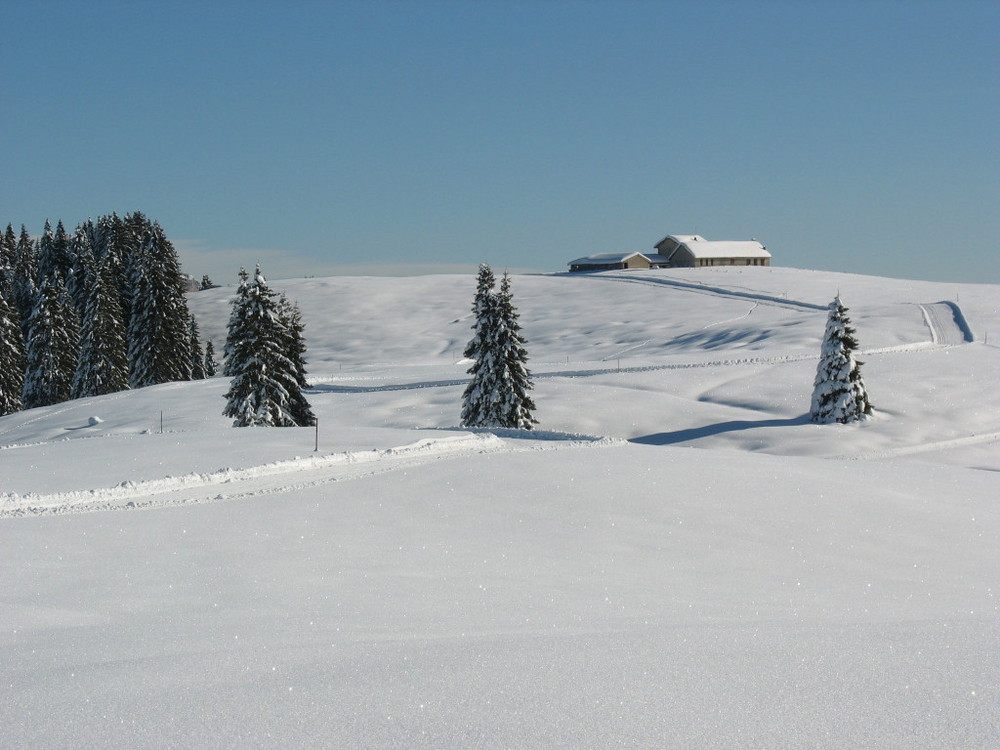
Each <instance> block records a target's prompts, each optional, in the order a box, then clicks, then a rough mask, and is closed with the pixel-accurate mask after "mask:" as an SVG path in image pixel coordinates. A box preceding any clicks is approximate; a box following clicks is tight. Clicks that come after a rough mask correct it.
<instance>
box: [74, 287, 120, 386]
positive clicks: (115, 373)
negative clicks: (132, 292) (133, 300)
mask: <svg viewBox="0 0 1000 750" xmlns="http://www.w3.org/2000/svg"><path fill="white" fill-rule="evenodd" d="M126 388H128V357H127V353H126V346H125V332H124V330H122V308H121V304H120V302H119V299H118V290H117V289H116V288H115V287H114V284H113V282H112V280H111V279H110V278H109V277H108V276H107V275H106V274H104V273H101V272H100V271H98V272H97V273H95V274H94V278H93V281H92V282H91V284H90V288H89V289H88V290H87V298H86V307H85V308H84V311H83V321H82V323H81V325H80V356H79V358H78V360H77V364H76V373H75V374H74V376H73V398H84V397H86V396H101V395H103V394H105V393H115V392H117V391H123V390H125V389H126Z"/></svg>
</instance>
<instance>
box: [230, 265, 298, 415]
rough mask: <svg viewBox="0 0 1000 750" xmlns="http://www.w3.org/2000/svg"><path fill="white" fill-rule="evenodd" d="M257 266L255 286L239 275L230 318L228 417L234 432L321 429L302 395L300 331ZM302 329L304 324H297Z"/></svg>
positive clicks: (244, 276) (244, 274)
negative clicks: (254, 428)
mask: <svg viewBox="0 0 1000 750" xmlns="http://www.w3.org/2000/svg"><path fill="white" fill-rule="evenodd" d="M275 296H276V295H275V293H274V292H273V291H271V289H270V288H269V287H268V286H267V281H266V280H265V279H264V276H263V274H261V272H260V267H259V266H258V267H257V269H256V271H255V272H254V277H253V279H252V280H251V279H250V278H249V277H248V275H247V273H246V271H245V270H244V269H240V285H239V288H238V290H237V293H236V298H235V299H234V300H233V308H232V313H231V315H230V317H229V332H228V335H227V337H226V347H225V351H224V357H225V365H224V369H223V374H225V375H227V376H229V377H231V378H232V382H231V383H230V387H229V391H228V392H227V393H226V406H225V408H224V409H223V411H222V414H223V416H227V417H232V418H233V420H234V421H233V426H234V427H248V426H271V427H295V426H299V427H305V426H308V425H312V424H315V423H316V418H315V416H313V413H312V410H311V409H310V408H309V404H308V402H307V401H306V400H305V397H304V396H303V394H302V385H303V384H304V383H305V372H304V371H303V370H302V369H301V367H300V366H299V365H297V364H296V362H297V361H298V362H301V361H302V360H301V356H300V355H301V351H304V347H302V348H301V351H299V347H298V346H297V345H296V346H295V347H293V346H291V344H292V341H293V340H294V338H293V337H294V336H298V337H299V341H300V342H301V327H299V328H298V331H297V332H296V333H293V331H292V329H293V322H292V320H291V318H290V317H289V316H288V315H283V314H282V311H281V310H280V309H279V306H278V303H277V302H275V299H274V298H275ZM298 325H299V326H301V321H299V323H298Z"/></svg>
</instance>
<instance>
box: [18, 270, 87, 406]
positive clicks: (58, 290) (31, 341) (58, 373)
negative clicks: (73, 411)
mask: <svg viewBox="0 0 1000 750" xmlns="http://www.w3.org/2000/svg"><path fill="white" fill-rule="evenodd" d="M79 336H80V324H79V321H78V319H77V315H76V308H75V307H74V306H73V302H72V300H70V298H69V293H68V292H67V291H66V287H64V286H63V284H62V280H61V279H59V278H58V276H57V277H56V278H54V279H53V280H46V281H44V282H42V286H41V289H39V291H38V301H37V302H36V303H35V308H34V310H32V311H31V316H30V317H29V318H28V338H27V341H26V343H25V360H26V362H25V372H24V386H23V390H22V401H23V405H24V408H25V409H32V408H34V407H36V406H49V405H51V404H58V403H61V402H63V401H68V400H69V399H70V397H71V395H72V385H73V373H74V371H75V370H76V361H77V356H78V352H79Z"/></svg>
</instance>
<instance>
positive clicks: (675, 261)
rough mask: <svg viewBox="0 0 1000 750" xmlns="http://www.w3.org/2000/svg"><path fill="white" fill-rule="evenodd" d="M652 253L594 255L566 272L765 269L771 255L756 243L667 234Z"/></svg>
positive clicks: (570, 264) (577, 261) (575, 262)
mask: <svg viewBox="0 0 1000 750" xmlns="http://www.w3.org/2000/svg"><path fill="white" fill-rule="evenodd" d="M656 250H657V252H655V253H598V254H596V255H588V256H586V257H584V258H577V259H576V260H571V261H570V262H569V270H570V271H622V270H628V269H633V268H701V267H704V266H769V265H771V254H770V253H769V252H768V251H767V250H766V249H765V248H764V246H763V245H762V244H760V243H759V242H757V241H756V240H745V241H744V240H737V241H724V242H713V241H710V240H706V239H705V238H704V237H701V236H699V235H697V234H671V235H669V236H667V237H664V238H663V239H662V240H660V241H659V242H658V243H656Z"/></svg>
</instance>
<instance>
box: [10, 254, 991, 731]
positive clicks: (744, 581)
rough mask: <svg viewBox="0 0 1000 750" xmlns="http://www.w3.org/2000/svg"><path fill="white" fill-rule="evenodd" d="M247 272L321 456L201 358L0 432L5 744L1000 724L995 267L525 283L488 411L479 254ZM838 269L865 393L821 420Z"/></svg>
mask: <svg viewBox="0 0 1000 750" xmlns="http://www.w3.org/2000/svg"><path fill="white" fill-rule="evenodd" d="M265 270H266V269H265ZM272 286H274V287H275V288H276V289H277V290H279V291H284V292H286V293H287V294H288V296H289V297H290V298H291V299H293V300H295V301H297V302H298V303H299V305H300V308H301V310H302V315H303V320H304V322H305V324H306V341H307V344H308V346H309V352H308V358H309V362H310V365H309V371H310V381H311V383H312V386H313V387H312V388H311V390H310V392H309V394H308V395H309V399H310V402H311V404H312V406H313V409H314V411H315V412H316V414H317V416H318V418H319V421H320V425H319V436H318V440H319V450H318V451H315V450H314V447H315V445H316V440H317V436H316V433H315V432H314V431H313V430H312V429H311V428H286V429H269V430H268V429H233V428H231V427H230V426H229V420H228V419H225V418H223V417H222V416H221V410H222V406H223V403H224V402H223V398H222V394H223V393H224V392H225V390H226V387H227V383H226V381H225V380H224V379H221V378H217V379H213V380H211V381H201V382H194V383H174V384H167V385H162V386H154V387H150V388H146V389H142V390H139V391H133V392H125V393H119V394H114V395H111V396H104V397H98V398H92V399H84V400H80V401H73V402H68V403H65V404H60V405H58V406H53V407H47V408H43V409H35V410H31V411H26V412H21V413H18V414H14V415H10V416H7V417H3V418H0V559H2V565H3V569H4V570H6V571H8V576H7V577H6V581H7V583H6V584H5V585H4V586H2V587H0V613H3V614H0V623H2V624H3V626H4V627H3V628H2V630H0V650H2V653H3V654H4V656H3V661H2V664H3V667H2V671H0V676H2V677H3V678H4V679H2V680H0V685H2V686H3V688H2V692H0V696H2V698H3V702H2V706H3V707H2V708H0V727H3V730H0V731H2V736H3V742H2V743H0V744H2V746H3V747H11V748H66V747H88V748H104V747H107V748H111V747H130V748H174V747H177V748H181V747H183V748H218V747H234V748H236V747H239V748H246V747H271V746H281V747H286V748H316V747H329V748H354V747H357V748H403V747H405V748H557V747H558V748H563V747H565V748H606V747H611V746H623V747H642V748H733V747H745V748H801V747H815V748H838V749H839V748H848V747H850V748H862V747H888V748H970V747H982V748H987V747H997V746H1000V729H998V727H1000V683H998V680H997V677H996V675H998V674H1000V649H998V648H997V646H996V643H997V642H998V636H1000V610H998V602H997V600H996V588H997V581H998V580H1000V555H998V554H997V551H996V540H997V536H998V533H1000V506H998V504H997V502H996V498H997V497H998V496H1000V493H998V490H1000V474H997V472H998V471H1000V389H998V388H997V384H998V383H1000V349H998V347H997V346H996V344H997V343H1000V287H996V286H987V285H955V284H934V283H929V282H911V281H901V280H893V279H881V278H871V277H861V276H851V275H843V274H831V273H821V272H810V271H800V270H794V269H783V268H717V269H699V270H697V271H695V270H671V271H644V272H629V273H626V272H622V273H612V272H607V273H600V274H585V275H553V276H517V277H514V279H513V293H514V300H515V303H516V304H517V306H518V308H519V311H520V313H521V323H522V325H523V327H524V328H523V333H524V335H525V337H526V338H527V340H528V350H529V353H530V355H531V362H530V364H531V367H532V369H533V371H534V372H535V392H534V396H535V401H536V403H537V405H538V411H537V412H536V416H537V418H538V419H539V425H538V428H539V429H538V431H533V432H532V433H514V432H510V433H494V434H489V433H483V432H476V433H472V432H469V431H467V430H461V429H459V428H458V415H459V412H460V408H461V404H460V400H461V392H462V388H463V386H464V383H465V378H466V376H465V369H466V366H467V365H466V364H465V363H463V362H462V361H461V356H462V349H463V348H464V346H465V343H466V342H467V340H468V337H469V335H470V326H471V323H472V319H471V312H470V310H469V306H470V303H471V300H472V294H473V291H474V279H473V277H472V276H429V277H415V278H357V277H352V278H328V279H302V280H290V281H281V282H272ZM838 292H839V293H840V295H841V297H842V299H843V300H844V302H845V304H846V305H847V306H848V307H849V308H850V312H849V314H850V316H851V318H852V321H853V323H854V325H855V327H856V328H857V331H858V333H857V335H858V339H859V342H860V345H861V352H862V356H861V358H862V360H863V361H864V366H863V372H864V375H865V379H866V383H867V385H868V390H869V393H870V395H871V397H872V401H873V403H874V405H875V408H876V415H875V417H874V419H872V420H871V421H870V422H868V423H866V424H863V425H851V426H840V425H831V426H817V425H812V424H809V423H808V420H807V419H806V412H807V410H808V406H809V396H810V393H811V386H812V378H813V375H814V372H815V367H816V361H817V358H818V353H819V343H820V337H821V335H822V332H823V326H824V322H825V318H826V311H825V307H826V305H827V303H829V301H830V300H831V299H832V298H833V296H834V295H835V294H837V293H838ZM232 294H233V289H232V288H231V287H230V288H219V289H212V290H206V291H201V292H195V293H192V294H191V295H190V297H189V302H190V305H191V309H192V311H193V312H194V313H195V314H196V315H197V317H198V320H199V324H200V327H201V331H202V335H203V337H204V338H212V339H213V340H214V342H215V344H216V350H217V351H221V349H222V342H223V340H224V335H225V325H226V321H227V320H228V316H229V303H230V300H231V297H232ZM95 418H96V419H95ZM161 420H162V422H161ZM96 511H105V512H96Z"/></svg>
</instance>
